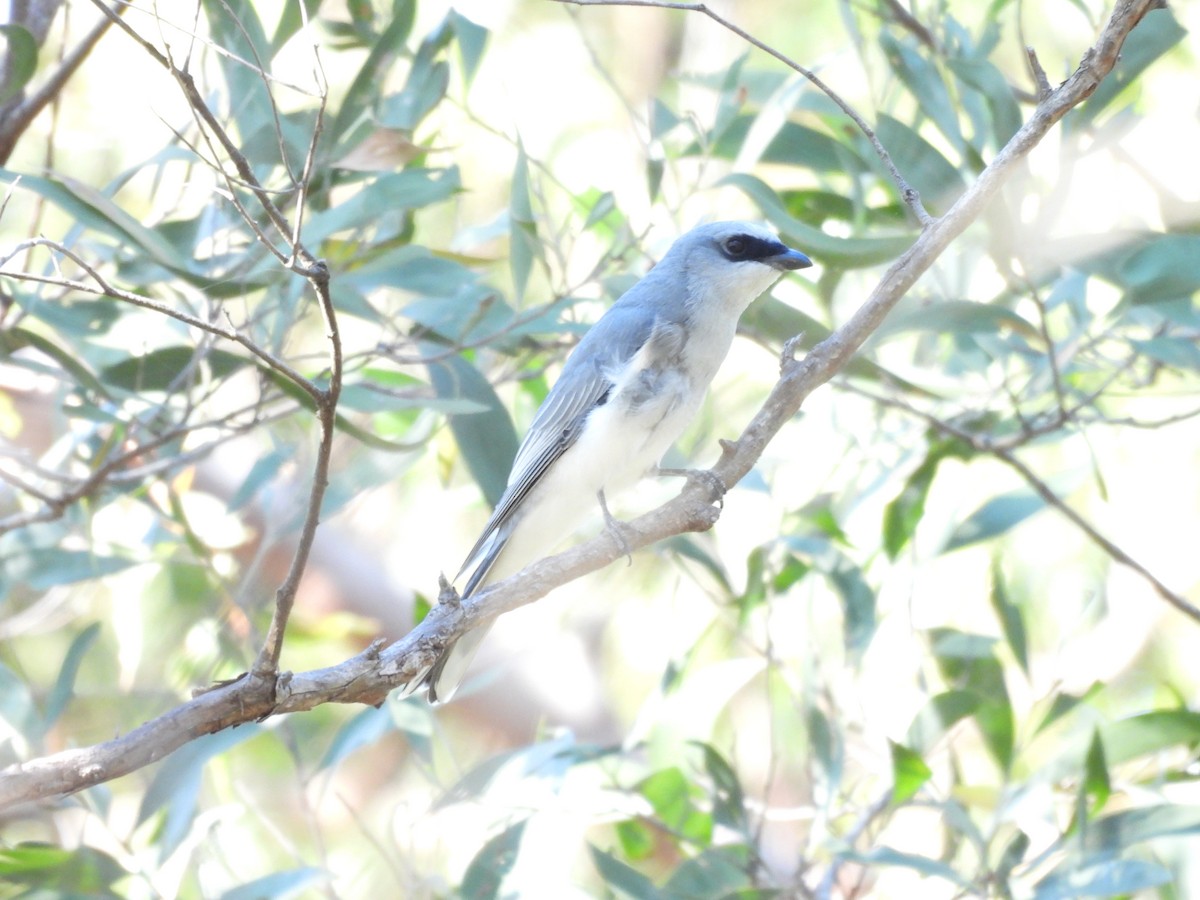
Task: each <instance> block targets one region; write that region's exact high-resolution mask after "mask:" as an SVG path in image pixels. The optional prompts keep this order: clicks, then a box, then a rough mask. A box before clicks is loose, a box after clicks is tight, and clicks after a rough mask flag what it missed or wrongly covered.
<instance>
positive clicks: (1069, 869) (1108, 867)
mask: <svg viewBox="0 0 1200 900" xmlns="http://www.w3.org/2000/svg"><path fill="white" fill-rule="evenodd" d="M1172 877H1173V876H1172V875H1171V871H1170V870H1169V869H1167V868H1164V867H1163V866H1162V865H1160V864H1158V863H1156V862H1150V861H1148V860H1142V859H1109V860H1103V861H1102V862H1098V863H1095V864H1093V865H1090V866H1080V865H1079V863H1078V862H1076V861H1074V860H1071V861H1069V862H1068V863H1065V864H1064V865H1062V866H1060V867H1059V868H1058V869H1055V870H1054V871H1053V872H1051V873H1050V874H1049V875H1047V876H1046V877H1045V878H1043V879H1042V880H1041V881H1039V882H1038V883H1037V885H1036V886H1035V887H1034V891H1033V900H1074V898H1076V897H1128V896H1131V895H1133V894H1134V893H1136V892H1138V891H1144V890H1149V889H1150V888H1154V887H1158V886H1159V885H1163V884H1168V883H1169V882H1170V881H1171V880H1172Z"/></svg>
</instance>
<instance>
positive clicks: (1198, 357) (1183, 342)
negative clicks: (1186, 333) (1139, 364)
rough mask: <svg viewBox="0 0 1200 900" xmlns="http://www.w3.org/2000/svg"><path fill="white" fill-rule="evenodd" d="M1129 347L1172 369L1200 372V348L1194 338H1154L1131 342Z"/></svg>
mask: <svg viewBox="0 0 1200 900" xmlns="http://www.w3.org/2000/svg"><path fill="white" fill-rule="evenodd" d="M1129 345H1130V346H1131V347H1133V348H1135V349H1136V350H1137V351H1138V352H1139V353H1141V354H1142V355H1143V356H1148V357H1150V358H1151V359H1156V360H1158V361H1159V362H1160V363H1162V364H1163V365H1165V366H1169V367H1170V368H1173V369H1182V370H1191V371H1193V372H1197V371H1200V346H1197V345H1196V341H1195V339H1194V338H1192V337H1170V336H1164V337H1153V338H1148V339H1146V340H1130V342H1129Z"/></svg>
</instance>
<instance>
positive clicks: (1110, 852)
mask: <svg viewBox="0 0 1200 900" xmlns="http://www.w3.org/2000/svg"><path fill="white" fill-rule="evenodd" d="M1189 834H1200V806H1184V805H1182V804H1181V805H1175V804H1168V803H1163V804H1160V805H1158V806H1149V807H1143V808H1141V809H1127V810H1122V811H1121V812H1117V813H1113V814H1112V815H1108V816H1104V817H1103V818H1100V819H1096V820H1095V821H1093V822H1091V823H1090V824H1089V825H1088V827H1087V831H1086V832H1084V834H1083V850H1084V852H1085V853H1089V854H1096V855H1104V856H1117V855H1119V854H1121V853H1123V852H1124V851H1126V850H1128V849H1129V848H1131V847H1134V846H1135V845H1137V844H1140V843H1143V842H1145V841H1151V840H1156V839H1157V838H1163V837H1179V836H1182V835H1189Z"/></svg>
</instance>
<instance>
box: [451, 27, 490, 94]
mask: <svg viewBox="0 0 1200 900" xmlns="http://www.w3.org/2000/svg"><path fill="white" fill-rule="evenodd" d="M450 27H451V28H453V29H454V37H455V38H456V39H457V40H458V53H459V57H460V58H461V59H462V69H463V81H464V82H465V83H466V84H467V86H468V87H469V86H470V84H471V82H472V81H474V80H475V73H476V72H478V71H479V63H480V60H482V59H483V50H484V47H486V46H487V39H488V30H487V29H486V28H484V27H483V26H481V25H477V24H475V23H474V22H472V21H471V20H470V19H468V18H467V17H466V16H464V15H463V14H462V13H460V12H458V11H456V10H451V11H450Z"/></svg>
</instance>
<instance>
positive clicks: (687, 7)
mask: <svg viewBox="0 0 1200 900" xmlns="http://www.w3.org/2000/svg"><path fill="white" fill-rule="evenodd" d="M553 2H555V3H569V4H573V5H575V6H652V7H657V8H660V9H678V10H684V11H686V12H698V13H703V14H704V15H706V16H708V17H709V18H710V19H712V20H713V21H714V22H716V23H717V24H719V25H721V26H722V27H724V28H727V29H728V30H729V31H732V32H733V33H734V34H736V35H737V36H738V37H739V38H741V39H742V40H743V41H745V42H746V43H748V44H751V45H752V46H754V47H757V48H758V49H759V50H761V51H762V52H763V53H766V54H768V55H769V56H773V57H774V58H775V59H777V60H779V61H780V62H781V63H783V64H784V65H785V66H787V67H788V68H789V69H791V70H792V71H794V72H797V73H798V74H800V75H803V76H804V77H805V78H807V79H808V80H809V81H810V82H812V84H813V85H815V86H816V88H817V89H818V90H820V91H821V92H822V93H824V94H825V96H827V97H828V98H829V99H830V100H832V101H833V102H834V103H836V104H837V105H838V107H839V108H840V109H841V110H842V112H844V113H845V114H846V115H847V116H848V117H849V118H850V120H851V121H853V122H854V124H855V125H857V126H858V129H859V131H861V132H862V133H863V134H864V135H865V136H866V138H867V140H868V141H870V142H871V146H872V147H873V148H874V150H875V154H876V155H877V156H878V157H879V159H880V161H881V162H882V163H883V165H884V168H886V169H887V171H888V174H889V175H890V176H891V178H892V181H894V182H895V184H896V187H897V188H898V189H899V191H900V196H901V198H902V199H903V200H904V203H905V205H906V206H908V208H909V209H910V210H912V213H913V215H914V216H915V217H916V219H917V221H918V222H919V223H920V224H921V227H922V228H928V227H929V226H930V225H931V224H933V221H934V219H933V217H932V216H931V215H930V214H929V213H928V212H927V211H926V209H925V205H924V204H923V203H922V202H921V195H920V193H918V192H917V189H916V188H914V187H913V186H912V185H910V184H909V183H908V181H907V180H906V179H905V178H904V176H903V175H902V174H900V170H899V169H898V168H896V164H895V163H894V162H893V161H892V155H891V154H890V153H888V152H887V148H885V147H884V146H883V144H882V142H880V140H879V138H878V136H876V134H875V129H873V128H872V127H871V126H870V125H868V124H867V122H866V120H865V119H864V118H863V117H862V116H860V115H859V114H858V113H857V112H856V111H855V110H854V107H852V106H851V105H850V104H849V103H847V102H846V101H845V100H843V99H842V98H841V97H840V96H839V95H838V94H837V92H835V91H834V90H833V88H831V87H830V86H829V85H827V84H826V83H825V82H824V81H822V80H821V78H820V77H819V76H818V75H817V74H816V73H815V72H813V71H812V70H811V69H807V68H805V67H804V66H802V65H800V64H799V63H797V62H796V61H795V60H793V59H791V58H790V57H788V56H786V55H784V54H783V53H780V52H779V51H778V50H776V49H775V48H774V47H772V46H771V45H770V44H766V43H764V42H763V41H760V40H759V39H758V38H756V37H755V36H754V35H752V34H750V33H749V32H747V31H744V30H743V29H741V28H739V27H738V26H737V25H735V24H734V23H733V22H731V21H729V20H728V19H726V18H725V17H724V16H722V15H720V14H719V13H717V12H716V11H714V10H712V9H710V8H709V7H708V6H707V5H706V4H704V3H674V2H668V0H553Z"/></svg>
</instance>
